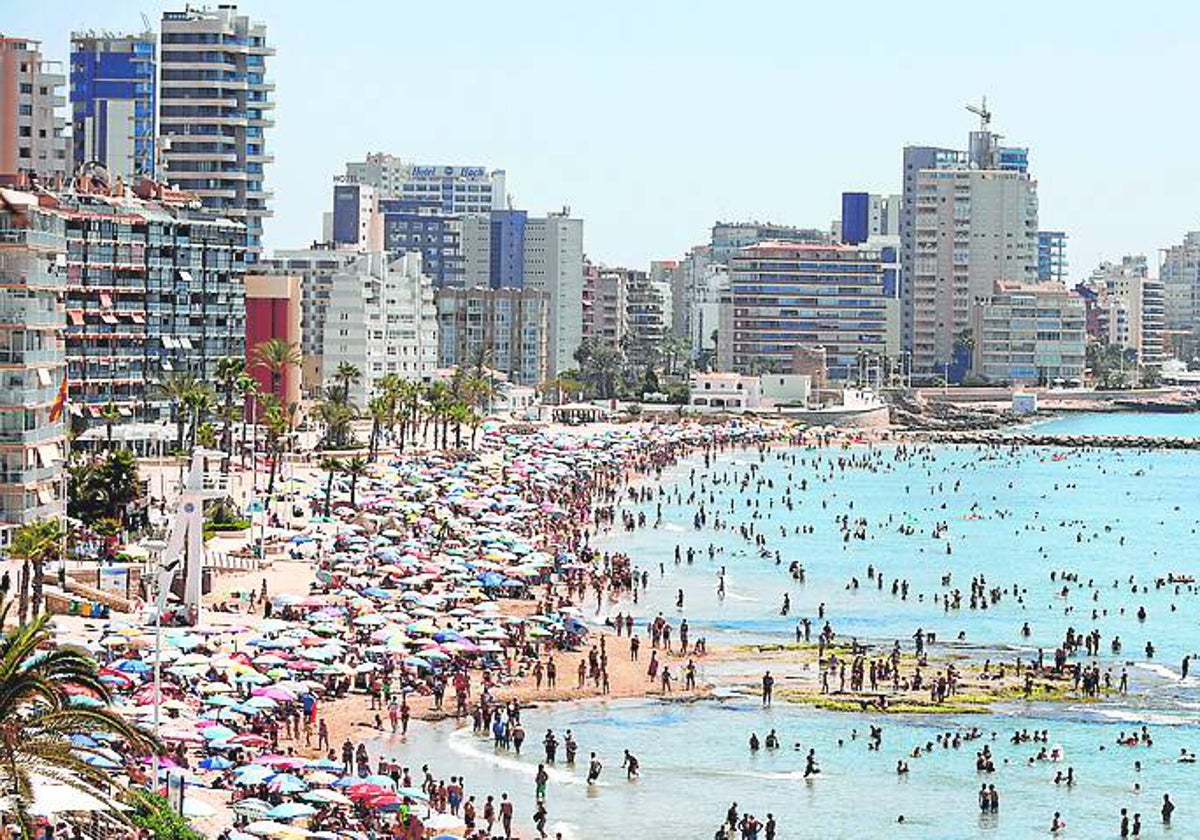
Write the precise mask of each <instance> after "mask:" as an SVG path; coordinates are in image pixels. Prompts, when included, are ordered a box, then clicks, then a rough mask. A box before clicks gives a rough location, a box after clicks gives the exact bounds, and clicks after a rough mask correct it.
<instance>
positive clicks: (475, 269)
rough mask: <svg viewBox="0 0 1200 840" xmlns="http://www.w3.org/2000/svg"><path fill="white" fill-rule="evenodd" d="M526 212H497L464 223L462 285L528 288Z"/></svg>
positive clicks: (478, 215) (465, 219) (467, 286)
mask: <svg viewBox="0 0 1200 840" xmlns="http://www.w3.org/2000/svg"><path fill="white" fill-rule="evenodd" d="M528 218H529V214H528V213H526V212H525V211H524V210H493V211H491V212H489V213H479V214H475V215H470V216H464V217H463V220H462V238H461V246H462V256H463V277H462V285H463V286H464V287H466V288H468V289H472V288H479V287H487V288H492V289H520V288H523V287H524V285H525V223H526V221H527V220H528Z"/></svg>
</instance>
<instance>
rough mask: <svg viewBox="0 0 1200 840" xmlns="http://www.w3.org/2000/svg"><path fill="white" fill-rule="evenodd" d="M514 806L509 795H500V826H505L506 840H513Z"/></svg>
mask: <svg viewBox="0 0 1200 840" xmlns="http://www.w3.org/2000/svg"><path fill="white" fill-rule="evenodd" d="M512 821H513V805H512V803H511V802H509V800H508V794H507V793H502V794H500V824H501V825H502V826H504V840H512Z"/></svg>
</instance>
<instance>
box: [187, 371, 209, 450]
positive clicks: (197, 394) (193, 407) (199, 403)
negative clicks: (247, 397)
mask: <svg viewBox="0 0 1200 840" xmlns="http://www.w3.org/2000/svg"><path fill="white" fill-rule="evenodd" d="M214 399H215V398H214V396H213V391H212V388H211V387H210V386H209V384H208V383H207V382H197V383H196V384H195V386H194V387H193V388H192V389H191V390H190V391H188V392H187V393H186V394H185V395H184V397H183V404H184V406H185V407H186V408H187V412H188V417H189V418H190V421H189V424H188V451H189V452H191V451H192V450H193V449H195V448H196V444H197V437H198V435H199V433H200V424H201V423H203V422H204V418H205V417H206V416H207V415H208V413H209V412H210V411H212V407H213V402H214Z"/></svg>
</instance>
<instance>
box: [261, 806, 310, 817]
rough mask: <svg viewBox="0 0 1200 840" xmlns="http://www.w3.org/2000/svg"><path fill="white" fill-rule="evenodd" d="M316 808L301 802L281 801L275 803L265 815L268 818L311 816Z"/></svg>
mask: <svg viewBox="0 0 1200 840" xmlns="http://www.w3.org/2000/svg"><path fill="white" fill-rule="evenodd" d="M315 813H317V809H316V808H314V807H313V806H311V805H305V804H304V803H303V802H283V803H280V804H279V805H276V806H275V807H274V808H272V809H271V810H270V811H267V813H266V814H264V815H263V816H265V817H266V818H267V819H269V820H294V819H298V818H300V817H311V816H312V815H313V814H315Z"/></svg>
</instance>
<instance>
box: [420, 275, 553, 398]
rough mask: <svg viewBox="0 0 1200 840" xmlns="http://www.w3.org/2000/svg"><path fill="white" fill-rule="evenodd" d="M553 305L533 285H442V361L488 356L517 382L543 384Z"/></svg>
mask: <svg viewBox="0 0 1200 840" xmlns="http://www.w3.org/2000/svg"><path fill="white" fill-rule="evenodd" d="M549 309H550V298H549V295H547V294H546V293H545V292H539V291H535V290H533V289H512V288H507V289H492V288H488V287H487V286H478V287H474V288H467V289H439V290H438V292H437V311H438V343H439V345H440V351H439V358H438V364H439V365H440V366H441V367H455V366H466V365H473V364H475V363H476V362H477V361H478V360H479V359H480V358H483V359H484V360H485V364H486V366H487V367H489V368H491V369H493V370H496V371H499V372H500V373H503V374H504V375H505V376H507V377H508V381H509V382H512V383H513V384H515V385H528V386H536V385H539V384H541V383H542V382H544V381H545V380H546V378H547V377H546V372H547V369H548V368H547V343H546V342H547V336H548V334H549V320H548V314H549ZM481 354H482V356H481Z"/></svg>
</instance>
